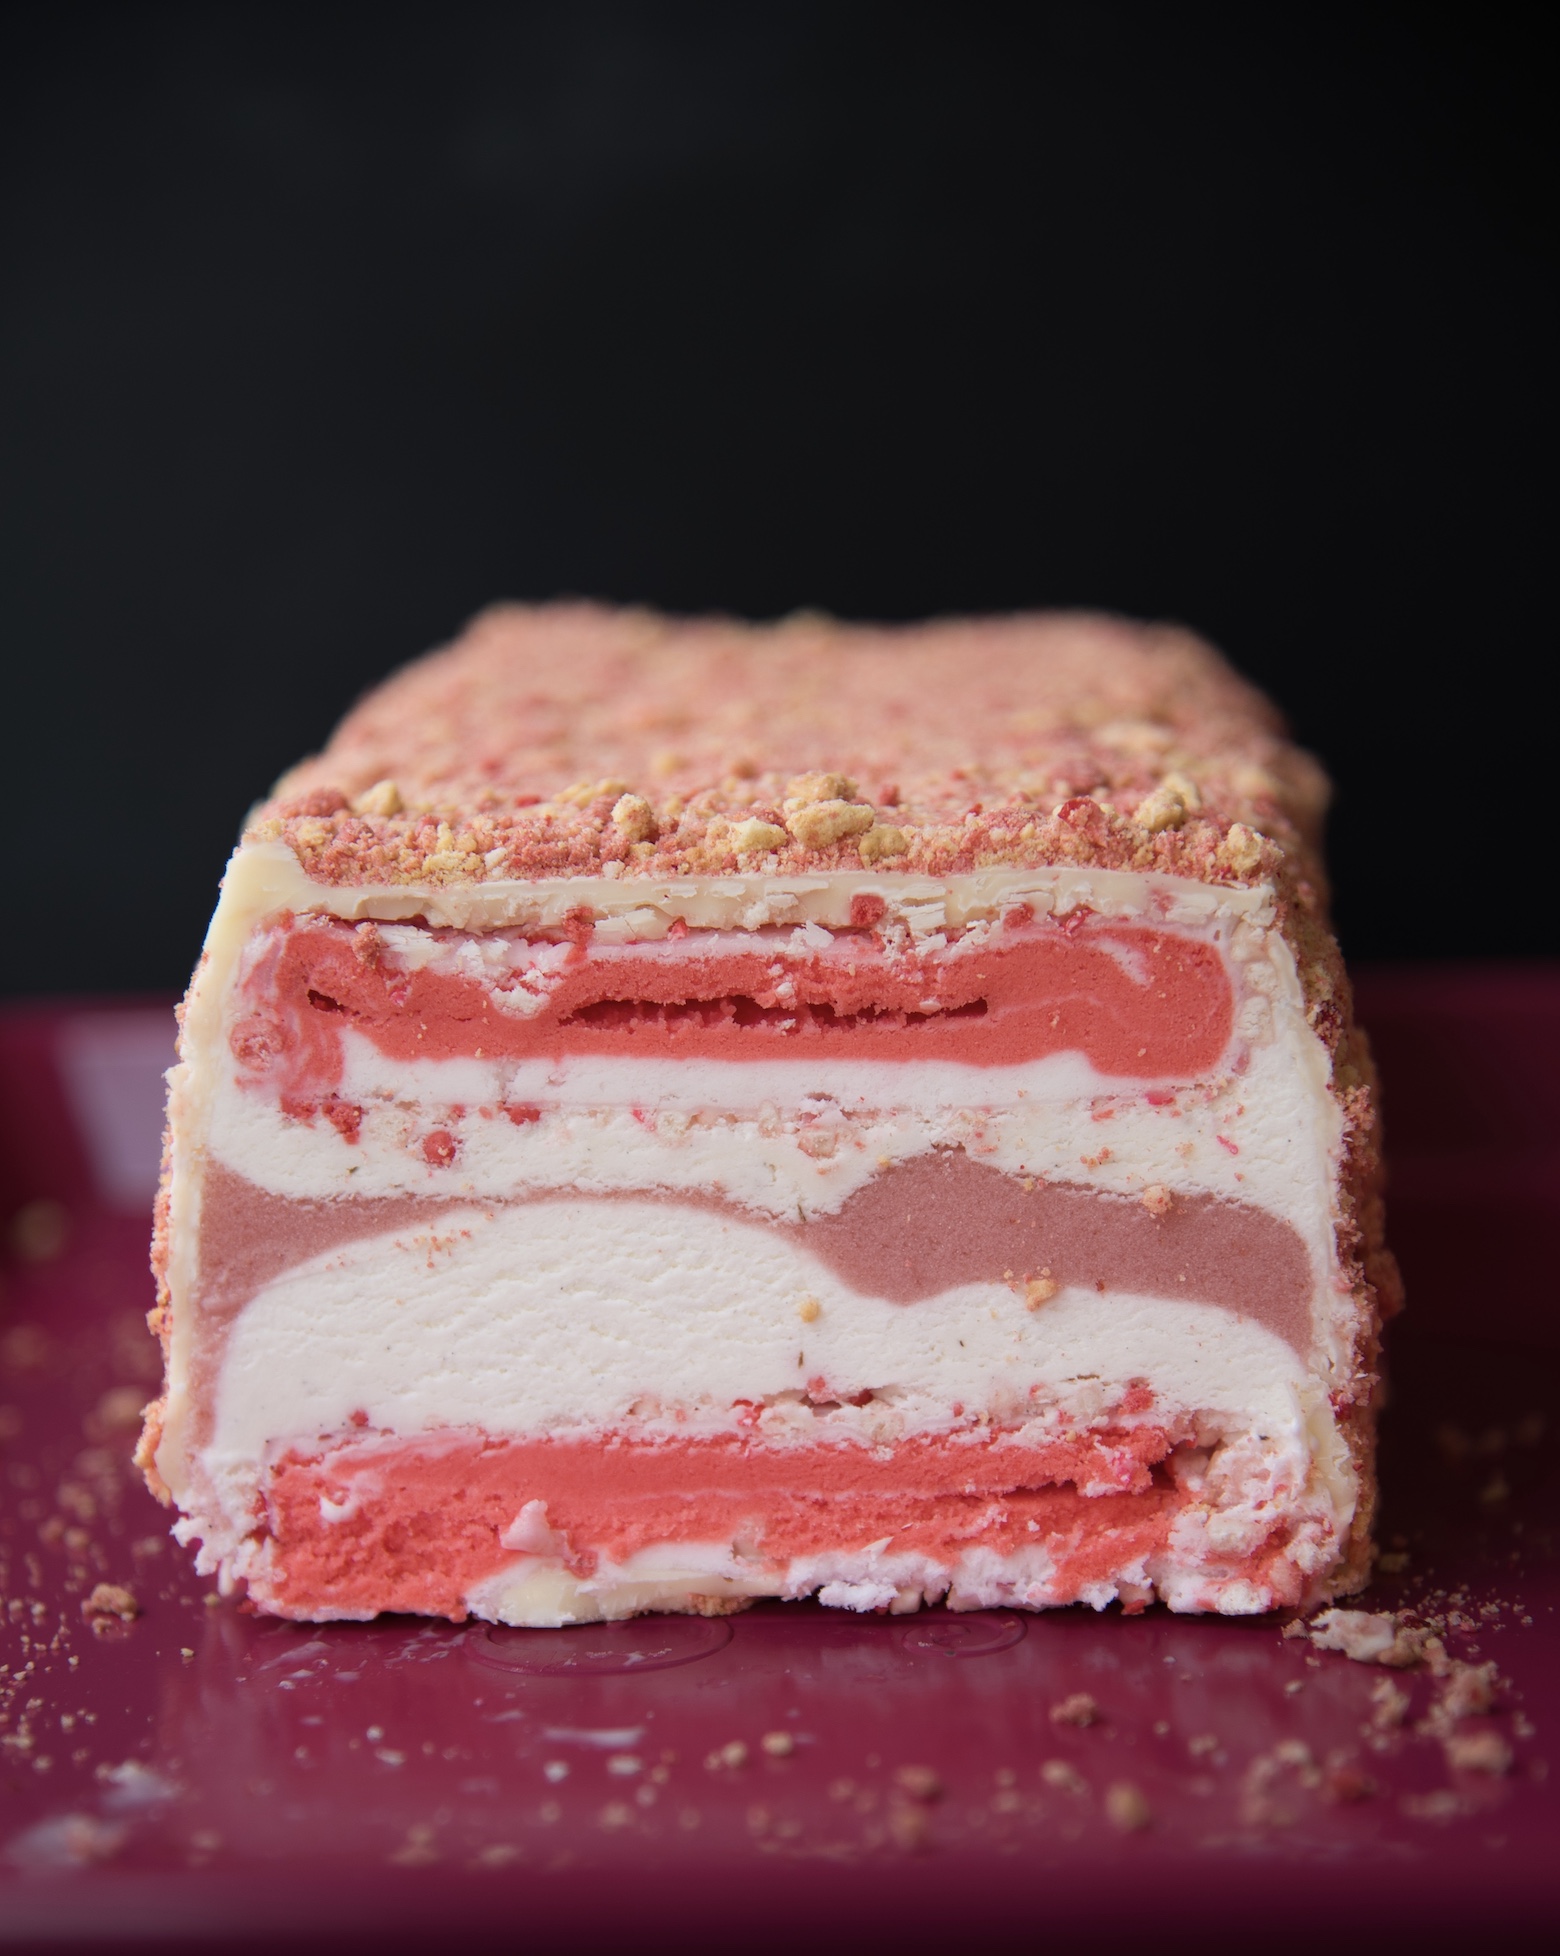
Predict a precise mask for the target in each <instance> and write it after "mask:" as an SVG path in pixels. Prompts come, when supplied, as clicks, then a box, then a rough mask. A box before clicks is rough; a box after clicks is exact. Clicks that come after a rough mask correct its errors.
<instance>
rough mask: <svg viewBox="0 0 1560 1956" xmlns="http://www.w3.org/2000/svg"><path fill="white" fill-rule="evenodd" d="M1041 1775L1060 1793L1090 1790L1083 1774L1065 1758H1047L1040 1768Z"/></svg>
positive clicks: (1048, 1784)
mask: <svg viewBox="0 0 1560 1956" xmlns="http://www.w3.org/2000/svg"><path fill="white" fill-rule="evenodd" d="M1040 1777H1041V1778H1042V1779H1043V1780H1044V1781H1045V1783H1046V1785H1047V1786H1054V1787H1055V1788H1056V1790H1057V1791H1058V1792H1059V1793H1084V1792H1087V1791H1088V1782H1087V1781H1086V1780H1085V1779H1084V1777H1083V1774H1082V1773H1080V1772H1079V1770H1078V1768H1077V1767H1076V1766H1074V1765H1072V1764H1070V1763H1069V1762H1068V1761H1067V1760H1065V1759H1047V1760H1046V1762H1045V1764H1044V1765H1043V1766H1042V1767H1041V1768H1040Z"/></svg>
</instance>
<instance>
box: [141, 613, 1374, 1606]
mask: <svg viewBox="0 0 1560 1956" xmlns="http://www.w3.org/2000/svg"><path fill="white" fill-rule="evenodd" d="M1324 800H1325V783H1324V781H1323V779H1322V777H1321V775H1320V773H1319V770H1318V769H1317V767H1316V765H1315V763H1314V762H1312V761H1311V760H1309V758H1307V757H1306V756H1305V755H1303V754H1301V753H1300V752H1299V751H1298V750H1296V749H1295V748H1294V747H1293V746H1291V745H1290V744H1289V743H1288V741H1287V740H1286V739H1285V737H1284V734H1283V730H1282V727H1281V724H1280V722H1279V721H1278V719H1277V716H1276V714H1275V713H1274V711H1273V710H1272V708H1271V707H1270V706H1269V705H1268V704H1267V703H1266V701H1265V700H1264V699H1263V698H1262V697H1261V696H1260V695H1259V694H1257V693H1256V692H1254V691H1253V690H1252V689H1251V688H1250V687H1249V686H1248V685H1246V684H1245V683H1244V682H1243V681H1241V680H1240V679H1238V678H1237V677H1236V676H1235V674H1234V673H1232V672H1231V671H1230V669H1229V668H1228V667H1227V666H1225V665H1224V664H1223V663H1222V661H1221V660H1220V659H1219V658H1218V657H1217V655H1216V654H1214V653H1213V652H1212V651H1210V650H1209V649H1208V648H1207V647H1206V646H1204V645H1203V644H1201V643H1200V642H1198V641H1197V640H1195V639H1193V638H1192V637H1190V636H1189V635H1188V634H1186V633H1184V632H1181V631H1179V630H1174V629H1169V628H1163V627H1142V626H1135V625H1130V624H1127V623H1123V622H1120V621H1117V620H1113V619H1107V618H1100V617H1089V616H1070V615H1058V616H1035V617H1014V618H1000V619H980V620H955V621H949V622H943V623H936V624H930V625H925V626H917V627H907V628H893V629H878V628H872V629H868V628H864V627H858V626H847V625H842V624H837V623H834V622H832V621H829V620H827V619H823V618H820V617H817V616H814V615H811V614H806V615H800V616H797V617H794V618H791V619H788V620H785V621H783V622H781V623H779V624H776V625H769V626H759V627H754V626H745V625H740V624H736V623H733V622H730V621H727V620H723V619H700V620H693V621H689V620H678V619H665V618H660V617H657V616H653V615H651V614H648V613H645V612H642V611H611V610H607V609H601V608H596V607H592V606H585V605H559V606H544V607H538V608H521V607H506V608H500V609H496V610H494V611H491V612H489V613H488V614H486V615H485V616H483V617H481V618H479V619H478V620H477V621H476V623H475V624H474V625H473V626H472V627H471V628H470V629H469V630H468V631H467V633H466V634H465V636H464V637H463V638H461V639H460V640H459V641H458V642H457V643H456V644H454V645H452V646H450V647H449V648H447V649H446V650H444V651H441V652H438V653H436V654H434V655H432V656H430V657H428V658H426V659H423V660H421V661H419V662H417V663H416V664H413V665H411V666H409V667H407V668H406V669H405V670H404V671H402V672H400V673H399V674H397V675H396V676H395V677H393V678H392V679H390V680H389V681H388V682H387V683H386V684H384V685H383V686H382V687H380V688H379V689H378V690H377V691H376V692H374V693H372V694H370V695H369V696H368V698H366V699H365V700H364V701H363V702H362V703H361V704H360V705H359V706H358V707H357V708H356V709H355V710H354V711H353V712H352V713H351V714H350V715H349V716H348V717H347V719H346V720H345V721H344V722H343V724H342V726H341V727H340V729H339V730H338V732H337V733H336V735H335V737H334V738H333V739H332V741H331V743H330V745H329V746H328V747H327V748H326V750H325V752H324V753H323V754H322V755H320V756H319V757H317V758H315V759H312V760H309V761H307V762H305V763H304V764H303V765H302V766H300V767H299V768H297V769H296V770H294V772H293V773H291V774H290V775H288V776H287V777H286V778H285V779H284V780H283V781H282V782H281V783H280V785H279V786H278V788H277V790H276V793H275V795H274V797H273V799H272V800H271V801H270V802H269V803H267V804H266V805H265V806H264V807H262V808H261V809H260V810H258V811H257V812H256V814H255V815H254V816H253V817H252V818H251V820H250V823H249V826H248V828H247V830H246V832H245V834H244V837H243V840H242V842H241V843H240V845H239V848H238V850H237V852H236V853H235V855H234V857H233V860H232V862H231V864H230V866H229V868H228V871H227V876H226V879H225V881H224V884H223V889H222V896H221V900H220V902H219V904H218V906H217V911H216V915H215V918H214V919H213V922H212V925H211V930H210V934H209V937H208V939H207V943H206V948H205V951H204V954H203V956H202V958H201V962H200V965H199V968H198V970H197V971H196V974H195V978H194V981H193V983H192V985H191V988H190V992H189V996H188V998H187V1000H186V1003H185V1007H184V1013H183V1024H182V1038H181V1045H180V1058H179V1064H178V1065H177V1067H176V1068H175V1069H174V1071H173V1073H172V1074H171V1076H170V1081H171V1091H170V1099H169V1126H168V1146H167V1158H166V1172H165V1176H164V1182H163V1191H162V1197H161V1203H160V1208H159V1218H158V1224H157V1235H156V1243H155V1252H154V1257H155V1266H156V1270H157V1273H158V1278H159V1284H160V1295H159V1303H158V1307H157V1311H156V1313H155V1322H156V1324H157V1326H158V1328H159V1330H160V1332H161V1335H162V1338H163V1341H164V1345H165V1348H166V1353H167V1386H166V1392H165V1395H164V1397H163V1399H162V1400H161V1401H160V1402H159V1404H158V1405H156V1406H154V1407H153V1408H152V1409H151V1412H150V1416H149V1420H148V1425H147V1431H146V1434H145V1438H144V1441H143V1446H142V1462H143V1465H144V1466H145V1468H146V1471H147V1474H148V1476H149V1478H150V1480H151V1482H152V1485H153V1487H154V1488H155V1489H156V1490H157V1491H158V1492H159V1493H161V1494H163V1495H164V1497H165V1498H167V1499H170V1500H171V1501H172V1502H174V1503H175V1504H176V1505H177V1507H178V1509H179V1510H180V1513H181V1519H180V1520H179V1522H178V1524H177V1529H176V1532H177V1534H178V1535H179V1536H180V1538H181V1539H183V1540H185V1541H189V1542H196V1543H198V1544H199V1564H200V1567H201V1568H202V1569H203V1570H206V1571H216V1572H217V1573H218V1574H219V1575H220V1578H221V1581H222V1583H223V1585H224V1587H225V1588H228V1589H233V1588H235V1587H241V1588H243V1589H245V1590H246V1591H247V1594H248V1596H249V1598H250V1599H251V1601H252V1603H253V1604H254V1605H255V1606H256V1607H258V1608H259V1609H261V1610H264V1611H268V1612H272V1613H275V1614H277V1615H281V1616H287V1617H295V1618H306V1619H321V1618H331V1617H369V1616H372V1615H374V1614H375V1613H376V1612H378V1611H381V1610H403V1611H414V1612H423V1613H428V1614H432V1615H439V1616H446V1617H451V1618H455V1619H461V1618H463V1617H465V1616H467V1615H474V1616H477V1617H482V1618H487V1619H490V1620H492V1621H495V1622H500V1623H508V1624H519V1625H524V1624H529V1625H544V1624H550V1625H557V1624H565V1623H571V1622H581V1621H589V1620H592V1619H599V1618H603V1617H621V1616H627V1615H631V1614H633V1613H635V1612H637V1611H645V1610H681V1611H699V1612H718V1611H726V1610H730V1609H734V1608H738V1607H740V1606H741V1605H743V1604H744V1603H745V1602H747V1601H748V1600H750V1599H752V1598H756V1597H802V1596H809V1595H816V1596H817V1597H818V1598H819V1599H820V1600H821V1601H822V1602H823V1603H825V1604H833V1605H838V1606H841V1607H844V1608H847V1609H853V1610H881V1609H887V1610H892V1611H907V1610H913V1609H916V1608H918V1607H919V1606H921V1605H922V1604H926V1603H933V1602H937V1601H939V1600H942V1601H946V1603H947V1604H948V1605H949V1606H951V1607H953V1608H956V1609H975V1608H982V1607H986V1606H988V1605H996V1604H1001V1605H1006V1606H1019V1607H1024V1608H1032V1609H1038V1608H1044V1607H1048V1606H1051V1605H1058V1604H1068V1603H1074V1602H1086V1603H1089V1604H1092V1605H1094V1606H1095V1607H1096V1608H1099V1607H1102V1606H1104V1605H1105V1604H1107V1603H1109V1602H1111V1601H1113V1600H1117V1601H1119V1602H1121V1603H1122V1604H1123V1605H1124V1606H1125V1607H1126V1608H1127V1609H1129V1610H1136V1609H1140V1608H1142V1607H1143V1606H1145V1605H1146V1604H1147V1603H1149V1602H1150V1601H1151V1600H1154V1599H1156V1598H1157V1599H1160V1600H1162V1601H1164V1602H1165V1603H1167V1604H1169V1605H1170V1607H1171V1608H1173V1609H1177V1610H1212V1611H1223V1612H1233V1613H1246V1612H1254V1611H1261V1610H1266V1609H1270V1608H1272V1607H1275V1606H1279V1605H1301V1604H1311V1603H1315V1602H1318V1601H1320V1600H1322V1599H1325V1598H1328V1597H1332V1596H1336V1595H1339V1594H1341V1593H1344V1592H1347V1591H1349V1590H1352V1589H1355V1588H1357V1587H1359V1585H1360V1584H1361V1583H1362V1581H1363V1580H1364V1578H1365V1576H1366V1574H1367V1573H1368V1569H1369V1560H1370V1554H1371V1549H1370V1518H1371V1511H1372V1505H1373V1498H1374V1476H1373V1456H1372V1445H1373V1423H1374V1412H1373V1402H1374V1395H1375V1390H1376V1383H1377V1335H1378V1329H1379V1324H1380V1320H1381V1317H1382V1315H1383V1312H1384V1311H1385V1310H1387V1309H1390V1308H1391V1307H1392V1304H1393V1302H1394V1299H1395V1280H1394V1277H1393V1272H1392V1266H1391V1263H1390V1260H1389V1259H1388V1257H1387V1255H1386V1252H1385V1250H1384V1249H1383V1246H1382V1241H1381V1231H1380V1203H1379V1198H1378V1193H1377V1182H1378V1154H1377V1146H1376V1131H1375V1125H1374V1113H1373V1103H1372V1082H1371V1074H1370V1068H1369V1062H1368V1058H1367V1056H1366V1053H1365V1050H1364V1047H1363V1045H1362V1042H1361V1039H1360V1036H1359V1034H1358V1033H1357V1032H1356V1030H1355V1028H1354V1026H1353V1024H1352V1020H1351V1014H1350V1005H1349V993H1348V989H1347V985H1346V982H1345V979H1344V975H1343V971H1342V967H1341V964H1340V962H1339V958H1338V953H1337V950H1336V947H1335V944H1334V942H1333V939H1332V936H1331V934H1330V931H1329V927H1328V923H1327V914H1326V895H1325V887H1324V884H1323V880H1322V873H1321V869H1320V866H1319V859H1318V853H1317V852H1318V829H1319V824H1320V817H1321V812H1322V807H1323V803H1324Z"/></svg>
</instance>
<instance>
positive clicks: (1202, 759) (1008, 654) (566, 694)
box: [246, 604, 1326, 887]
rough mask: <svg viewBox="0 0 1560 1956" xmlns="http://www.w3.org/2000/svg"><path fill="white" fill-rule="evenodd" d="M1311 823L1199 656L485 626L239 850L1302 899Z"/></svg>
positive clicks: (1303, 777) (1051, 619) (348, 860)
mask: <svg viewBox="0 0 1560 1956" xmlns="http://www.w3.org/2000/svg"><path fill="white" fill-rule="evenodd" d="M1325 799H1326V783H1325V779H1324V777H1323V776H1322V774H1321V771H1320V769H1319V768H1318V767H1317V765H1316V763H1315V762H1314V761H1312V760H1311V759H1310V757H1309V756H1307V755H1305V754H1303V753H1302V752H1300V751H1299V750H1298V749H1297V748H1295V747H1293V746H1292V745H1291V744H1290V743H1289V742H1288V740H1287V739H1286V738H1285V736H1284V731H1283V727H1282V723H1281V722H1280V720H1279V718H1278V716H1277V714H1276V713H1275V711H1274V709H1273V708H1272V706H1271V705H1270V704H1269V703H1268V702H1267V700H1265V699H1264V698H1263V696H1262V695H1261V694H1260V693H1258V692H1257V691H1256V690H1255V689H1254V688H1253V687H1251V686H1249V685H1247V684H1246V682H1245V681H1243V680H1242V679H1240V678H1239V677H1238V676H1237V675H1236V674H1235V673H1234V672H1232V671H1231V669H1230V668H1229V667H1228V666H1227V665H1226V664H1225V663H1224V661H1223V660H1222V659H1221V658H1220V657H1219V656H1218V654H1217V653H1215V652H1213V651H1212V650H1211V649H1210V648H1209V647H1208V646H1206V645H1205V644H1203V643H1202V642H1201V641H1200V640H1198V639H1196V638H1194V637H1192V636H1191V635H1190V634H1189V633H1187V632H1184V631H1182V630H1179V629H1177V628H1174V627H1168V626H1141V625H1133V624H1129V623H1126V622H1124V621H1121V620H1117V619H1113V618H1107V617H1099V616H1090V615H1085V614H1055V615H1048V616H1038V615H1037V616H1018V617H1011V618H995V619H952V620H947V621H943V622H939V623H933V624H927V625H915V626H905V627H868V626H858V625H845V624H840V623H836V622H834V621H832V620H829V619H825V618H821V617H818V616H816V615H814V614H811V613H808V614H801V615H798V616H795V617H792V618H789V619H785V620H782V621H781V622H780V623H778V624H774V625H762V626H751V625H744V624H740V623H736V622H734V621H732V620H729V619H724V618H703V619H668V618H661V617H657V616H655V615H653V614H650V613H647V612H643V611H609V610H605V609H603V608H600V607H597V606H593V605H585V604H568V605H562V604H560V605H547V606H539V607H523V606H517V605H510V606H500V607H497V608H495V609H493V610H491V611H488V612H485V613H484V614H482V616H480V617H479V618H478V619H477V620H476V621H475V622H474V623H473V624H472V625H471V626H470V628H469V629H468V630H467V631H466V633H465V634H464V635H463V636H462V637H461V638H460V639H459V640H457V641H456V642H455V643H454V644H453V645H451V646H449V647H448V648H447V649H445V650H444V651H443V652H440V653H437V654H435V655H434V656H432V657H430V658H427V659H424V660H420V661H418V662H417V663H416V664H414V665H412V666H409V667H407V668H406V669H404V670H403V671H402V672H401V673H399V674H397V675H396V676H395V677H394V678H392V679H391V680H389V681H388V682H387V683H386V684H384V685H382V686H380V687H378V688H377V689H376V690H375V691H374V692H372V693H371V694H369V695H368V696H367V697H366V698H365V699H364V700H363V701H362V702H361V703H360V704H359V705H358V706H357V707H356V708H355V709H354V711H353V712H352V713H350V714H349V715H348V717H347V718H346V719H345V720H344V721H343V723H342V725H341V726H340V728H339V729H338V730H337V732H336V734H335V736H334V737H333V739H332V740H331V742H330V744H329V746H328V747H327V748H326V749H325V751H324V753H323V754H321V755H319V756H316V757H315V758H313V759H311V760H308V761H305V762H304V763H302V764H301V765H300V766H298V767H297V768H295V769H293V770H292V771H291V772H290V773H289V774H288V775H287V776H286V777H284V779H283V780H282V781H281V782H280V783H279V784H278V787H277V790H276V794H275V796H274V798H273V799H272V800H271V801H270V802H269V803H267V804H266V805H265V806H264V807H262V808H261V809H259V810H258V811H257V812H256V814H255V816H254V817H253V819H252V821H251V824H250V827H249V830H248V832H247V836H246V840H248V841H250V842H251V843H255V842H278V841H280V842H285V843H287V844H288V845H289V846H290V848H291V849H292V851H293V853H294V854H295V855H296V856H297V858H298V860H299V862H300V863H301V865H302V866H303V868H304V870H305V871H306V873H307V875H308V877H309V878H310V879H311V881H313V882H315V883H323V884H329V885H336V886H341V885H397V886H405V885H418V886H423V887H426V886H430V885H434V886H437V885H471V884H480V883H484V882H488V881H513V880H515V879H522V880H530V879H543V878H555V877H570V878H573V877H581V876H587V877H589V876H601V875H606V876H609V877H614V876H628V877H666V876H668V875H688V874H694V875H701V876H711V875H716V876H718V875H721V874H728V873H733V872H739V871H740V872H742V873H744V874H748V875H752V874H754V873H759V874H770V875H796V874H799V873H807V872H818V871H831V870H832V871H840V870H860V869H863V868H865V869H870V870H878V871H881V870H889V871H897V872H908V873H913V874H919V875H923V876H925V875H931V876H947V875H954V874H963V873H967V872H970V871H973V870H980V869H987V868H1000V867H1012V868H1034V867H1042V866H1047V865H1053V864H1056V865H1073V866H1086V867H1098V868H1111V869H1130V870H1137V871H1140V872H1141V871H1151V870H1157V871H1161V872H1167V873H1170V874H1174V875H1180V876H1190V877H1195V878H1197V879H1198V880H1201V881H1205V882H1215V883H1250V882H1255V881H1258V880H1263V879H1271V878H1272V877H1273V875H1274V874H1275V872H1276V871H1277V870H1278V867H1279V865H1280V863H1281V862H1282V861H1284V860H1285V859H1287V864H1288V868H1289V871H1290V873H1291V874H1294V873H1296V872H1297V871H1298V872H1300V873H1302V874H1304V875H1305V876H1307V877H1308V878H1310V879H1316V878H1318V875H1319V872H1318V870H1317V866H1316V856H1315V845H1316V835H1317V829H1318V825H1319V821H1320V816H1321V813H1322V809H1323V807H1324V804H1325Z"/></svg>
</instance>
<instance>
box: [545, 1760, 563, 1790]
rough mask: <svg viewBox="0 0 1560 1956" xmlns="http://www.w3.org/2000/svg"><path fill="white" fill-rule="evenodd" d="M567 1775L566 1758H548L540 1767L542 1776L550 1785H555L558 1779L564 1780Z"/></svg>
mask: <svg viewBox="0 0 1560 1956" xmlns="http://www.w3.org/2000/svg"><path fill="white" fill-rule="evenodd" d="M568 1777H569V1764H568V1761H567V1760H566V1759H549V1760H548V1762H547V1764H546V1765H545V1766H543V1768H542V1778H543V1779H545V1780H546V1781H547V1783H548V1784H549V1785H550V1786H556V1785H557V1784H558V1782H559V1781H560V1780H565V1779H567V1778H568Z"/></svg>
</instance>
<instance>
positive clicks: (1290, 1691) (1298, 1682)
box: [1284, 1678, 1305, 1698]
mask: <svg viewBox="0 0 1560 1956" xmlns="http://www.w3.org/2000/svg"><path fill="white" fill-rule="evenodd" d="M1304 1689H1305V1679H1304V1678H1291V1679H1290V1680H1289V1682H1288V1684H1286V1685H1285V1686H1284V1696H1285V1697H1286V1698H1293V1697H1296V1696H1297V1695H1298V1694H1299V1693H1300V1692H1302V1691H1304Z"/></svg>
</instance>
